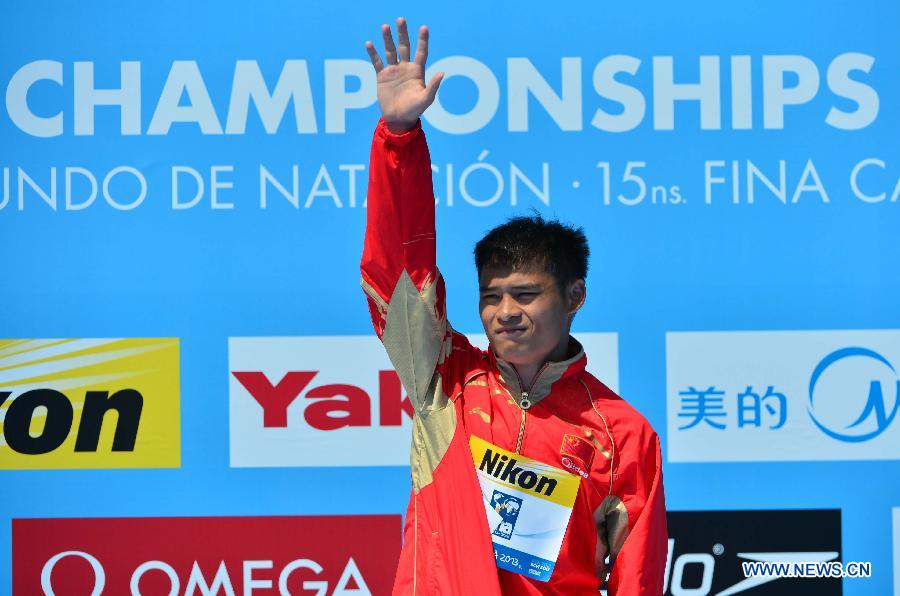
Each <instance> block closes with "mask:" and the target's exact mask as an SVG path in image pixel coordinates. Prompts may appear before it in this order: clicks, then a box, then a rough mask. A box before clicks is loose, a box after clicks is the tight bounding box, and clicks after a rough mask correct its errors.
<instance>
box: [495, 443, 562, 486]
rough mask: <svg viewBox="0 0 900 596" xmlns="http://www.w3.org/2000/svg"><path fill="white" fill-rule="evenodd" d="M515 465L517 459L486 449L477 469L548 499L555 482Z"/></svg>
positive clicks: (517, 461)
mask: <svg viewBox="0 0 900 596" xmlns="http://www.w3.org/2000/svg"><path fill="white" fill-rule="evenodd" d="M517 463H519V460H517V459H511V458H509V457H507V456H506V455H501V454H500V453H494V452H493V451H492V450H491V449H486V450H485V452H484V456H483V457H482V458H481V465H480V466H478V469H479V470H481V471H482V472H486V473H487V474H489V475H491V476H493V477H494V478H496V479H498V480H500V481H502V482H508V483H510V484H515V485H516V486H518V487H520V488H524V489H525V490H530V491H534V492H536V493H538V494H543V495H546V496H548V497H549V496H550V495H552V494H553V489H555V488H556V480H554V479H553V478H548V477H547V476H544V475H538V474H537V473H536V472H533V471H531V470H523V469H522V468H520V467H519V466H517V465H516V464H517Z"/></svg>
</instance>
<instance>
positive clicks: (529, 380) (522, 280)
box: [361, 18, 667, 596]
mask: <svg viewBox="0 0 900 596" xmlns="http://www.w3.org/2000/svg"><path fill="white" fill-rule="evenodd" d="M397 32H398V38H399V39H398V42H399V43H398V44H397V45H396V46H395V45H394V40H393V36H392V34H391V29H390V27H389V26H388V25H383V26H382V36H383V39H384V46H385V59H384V61H382V59H381V57H380V56H379V55H378V52H377V51H376V50H375V47H374V45H373V44H372V43H371V42H367V43H366V49H367V51H368V53H369V57H370V58H371V60H372V64H373V66H374V67H375V71H376V73H377V83H378V102H379V105H380V107H381V113H382V118H381V119H380V120H379V122H378V125H377V127H376V129H375V135H374V140H373V143H372V152H371V156H370V173H369V189H368V213H367V226H366V238H365V248H364V253H363V258H362V266H361V269H362V286H363V289H364V291H365V293H366V296H367V298H368V304H369V310H370V312H371V315H372V322H373V324H374V327H375V331H376V333H377V334H378V336H379V338H380V339H381V341H382V342H383V344H384V346H385V349H386V350H387V352H388V355H389V356H390V358H391V362H392V363H393V365H394V367H395V368H396V370H397V373H398V375H399V376H400V379H401V381H402V382H403V386H404V388H405V390H406V392H407V393H408V394H409V397H410V400H411V402H412V404H413V406H414V409H415V415H414V418H413V438H412V448H411V458H410V460H411V461H410V463H411V473H412V480H413V491H412V495H411V496H410V502H409V508H408V512H407V517H406V527H405V529H404V543H403V550H402V552H401V555H400V564H399V566H398V569H397V576H396V580H395V583H394V593H395V594H454V595H455V594H473V595H476V594H477V595H479V596H482V595H484V596H491V595H496V594H501V593H502V594H566V595H570V594H596V593H597V591H598V589H600V586H601V585H602V584H603V583H604V581H606V579H607V574H608V575H609V577H608V589H609V592H610V594H612V595H615V596H623V595H654V596H655V595H657V594H660V593H661V592H662V585H663V571H664V567H665V562H666V553H667V543H666V541H667V536H666V519H665V500H664V496H663V484H662V459H661V456H660V448H659V438H658V437H657V435H656V433H655V432H654V431H653V429H652V428H651V427H650V425H649V424H648V423H647V421H646V420H645V419H644V418H643V417H642V416H641V415H640V414H639V413H637V411H635V410H634V409H633V408H632V407H631V406H629V405H628V404H627V403H626V402H625V401H624V400H622V399H621V398H620V397H619V396H617V395H616V394H615V393H613V392H612V391H611V390H610V389H609V388H607V387H606V386H605V385H604V384H603V383H601V382H600V381H599V380H597V379H596V378H595V377H594V376H593V375H591V374H590V373H588V372H587V371H586V370H585V365H586V362H587V358H586V356H585V354H584V351H583V350H582V347H581V345H580V344H579V343H578V341H577V340H575V339H574V338H573V337H572V336H571V335H569V330H570V328H571V324H572V319H573V318H574V316H575V314H576V312H577V311H578V310H579V309H580V308H581V306H582V305H583V304H584V301H585V298H586V285H585V278H586V276H587V261H588V246H587V240H586V238H585V236H584V234H583V233H582V232H581V230H579V229H574V228H572V227H570V226H566V225H563V224H560V223H559V222H555V221H546V220H544V219H543V218H541V217H539V216H535V217H519V218H513V219H511V220H510V221H508V222H507V223H505V224H503V225H501V226H499V227H497V228H495V229H493V230H491V231H490V232H489V233H488V234H487V235H486V236H485V237H484V238H483V239H482V240H481V241H480V242H479V243H478V244H477V245H476V248H475V265H476V270H477V273H478V279H479V286H480V296H479V309H480V313H481V320H482V323H483V325H484V330H485V333H486V334H487V337H488V339H489V340H490V348H489V349H488V350H487V351H482V350H479V349H477V348H475V347H473V346H472V345H470V344H469V342H468V341H467V340H466V338H465V337H464V336H463V335H461V334H459V333H457V332H456V331H454V330H453V329H452V328H451V327H450V325H449V324H448V322H447V316H446V305H445V300H444V285H443V278H442V277H441V274H440V272H439V271H438V269H437V265H436V260H435V225H434V193H433V189H432V183H431V160H430V156H429V153H428V147H427V145H426V143H425V136H424V133H423V131H422V126H421V122H420V120H419V117H420V116H421V114H422V113H423V112H424V111H425V109H426V108H427V107H428V106H429V105H431V103H432V102H433V101H434V98H435V95H436V94H437V90H438V87H439V85H440V82H441V79H442V76H443V75H442V73H438V74H437V75H435V76H434V77H433V78H432V79H431V81H430V82H429V83H428V85H426V84H425V62H426V59H427V57H428V30H427V29H426V28H425V27H422V28H421V29H420V30H419V38H418V42H417V45H416V53H415V56H414V57H413V58H412V59H411V46H410V41H409V34H408V32H407V27H406V22H405V21H404V20H403V19H402V18H401V19H397Z"/></svg>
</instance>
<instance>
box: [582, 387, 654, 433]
mask: <svg viewBox="0 0 900 596" xmlns="http://www.w3.org/2000/svg"><path fill="white" fill-rule="evenodd" d="M582 378H583V380H584V381H585V383H586V384H587V386H588V389H589V390H590V392H591V398H592V399H593V402H594V404H595V406H596V407H597V409H598V410H599V412H600V413H601V414H603V415H604V416H605V417H607V418H608V420H607V422H608V423H609V424H610V425H611V426H613V427H614V428H615V429H616V430H618V431H620V432H622V431H626V432H629V433H635V434H638V435H642V436H646V437H648V438H649V437H653V436H655V435H656V434H657V433H656V430H655V429H654V428H653V426H652V425H651V424H650V422H649V421H648V420H647V419H646V418H645V417H644V415H643V414H641V412H640V411H639V410H638V409H637V408H635V407H634V406H633V405H632V404H630V403H629V402H628V400H626V399H625V398H623V397H622V396H620V395H619V394H618V393H616V392H615V391H613V390H612V389H610V388H609V387H608V386H607V385H606V384H605V383H603V382H602V381H601V380H600V379H598V378H597V377H595V376H594V375H592V374H591V373H589V372H587V371H585V373H584V376H583V377H582Z"/></svg>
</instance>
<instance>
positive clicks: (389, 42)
mask: <svg viewBox="0 0 900 596" xmlns="http://www.w3.org/2000/svg"><path fill="white" fill-rule="evenodd" d="M381 37H383V38H384V61H385V63H386V64H387V66H391V65H392V64H397V48H396V47H394V37H393V36H392V35H391V26H390V25H387V24H385V25H382V26H381Z"/></svg>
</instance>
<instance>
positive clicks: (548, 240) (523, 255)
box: [475, 213, 590, 293]
mask: <svg viewBox="0 0 900 596" xmlns="http://www.w3.org/2000/svg"><path fill="white" fill-rule="evenodd" d="M589 256H590V250H589V249H588V242H587V238H586V237H585V235H584V230H583V229H582V228H575V227H573V226H571V225H567V224H563V223H560V222H559V220H555V219H553V220H545V219H544V218H543V217H541V216H540V214H537V213H536V214H534V215H531V216H518V217H512V218H510V219H509V220H507V222H506V223H504V224H501V225H499V226H497V227H496V228H494V229H493V230H491V231H489V232H488V233H487V234H485V236H484V238H482V239H481V240H479V241H478V244H476V245H475V268H476V269H477V270H478V277H479V278H480V277H481V272H482V271H483V270H484V269H485V268H487V267H501V268H502V267H508V268H510V269H512V270H513V271H524V270H528V269H530V268H533V267H543V269H544V270H545V271H546V272H547V273H548V274H549V275H551V276H552V277H553V278H554V279H555V280H556V285H557V287H558V288H559V290H560V293H562V292H564V291H565V288H566V286H568V285H569V284H570V283H571V282H573V281H575V280H576V279H585V278H586V277H587V271H588V257H589Z"/></svg>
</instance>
